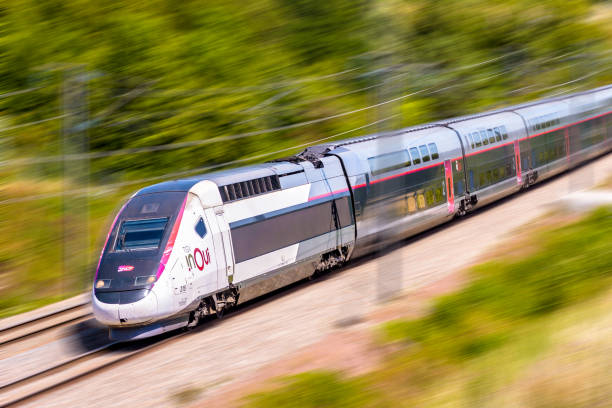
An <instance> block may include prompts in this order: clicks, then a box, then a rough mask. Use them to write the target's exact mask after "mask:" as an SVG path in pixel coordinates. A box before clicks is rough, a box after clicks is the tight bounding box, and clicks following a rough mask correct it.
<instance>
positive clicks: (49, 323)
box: [0, 302, 92, 346]
mask: <svg viewBox="0 0 612 408" xmlns="http://www.w3.org/2000/svg"><path fill="white" fill-rule="evenodd" d="M91 317H92V314H91V311H90V307H89V303H87V302H83V303H79V304H77V305H73V306H69V307H66V308H63V309H60V310H57V311H54V312H50V313H46V314H44V315H41V316H37V317H35V318H33V319H30V320H27V321H24V322H18V323H14V324H11V325H9V326H6V327H2V328H0V346H5V345H7V344H9V343H14V342H17V341H21V340H23V339H26V338H29V337H32V336H34V335H39V334H42V333H43V332H46V331H48V330H51V329H57V328H59V327H62V326H66V325H69V324H75V323H77V322H80V321H82V320H85V319H88V318H91Z"/></svg>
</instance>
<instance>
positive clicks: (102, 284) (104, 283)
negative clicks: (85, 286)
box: [96, 279, 111, 289]
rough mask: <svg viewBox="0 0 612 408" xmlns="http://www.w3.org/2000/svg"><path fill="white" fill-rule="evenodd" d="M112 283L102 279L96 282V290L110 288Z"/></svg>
mask: <svg viewBox="0 0 612 408" xmlns="http://www.w3.org/2000/svg"><path fill="white" fill-rule="evenodd" d="M110 283H111V280H110V279H100V280H98V281H97V282H96V289H102V288H109V287H110Z"/></svg>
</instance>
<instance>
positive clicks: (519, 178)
mask: <svg viewBox="0 0 612 408" xmlns="http://www.w3.org/2000/svg"><path fill="white" fill-rule="evenodd" d="M514 161H515V162H516V182H517V183H518V184H522V183H523V174H522V170H521V147H520V144H519V141H518V140H515V141H514Z"/></svg>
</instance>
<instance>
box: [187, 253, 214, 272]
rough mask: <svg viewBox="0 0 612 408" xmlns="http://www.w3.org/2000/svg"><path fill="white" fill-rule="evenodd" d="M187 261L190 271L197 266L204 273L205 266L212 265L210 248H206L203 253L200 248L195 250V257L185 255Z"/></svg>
mask: <svg viewBox="0 0 612 408" xmlns="http://www.w3.org/2000/svg"><path fill="white" fill-rule="evenodd" d="M185 260H186V261H187V266H188V267H189V270H191V269H192V268H193V267H194V266H195V267H196V268H198V269H199V270H201V271H203V270H204V266H205V265H208V264H209V263H210V252H209V251H208V248H206V250H205V251H202V250H201V249H200V248H196V249H194V250H193V255H192V254H189V255H185Z"/></svg>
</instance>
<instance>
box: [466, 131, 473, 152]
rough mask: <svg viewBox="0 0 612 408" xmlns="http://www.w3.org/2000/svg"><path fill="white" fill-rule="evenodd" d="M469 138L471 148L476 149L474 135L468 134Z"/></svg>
mask: <svg viewBox="0 0 612 408" xmlns="http://www.w3.org/2000/svg"><path fill="white" fill-rule="evenodd" d="M467 138H468V140H469V142H470V146H472V149H473V148H474V139H473V138H472V134H471V133H468V134H467Z"/></svg>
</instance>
